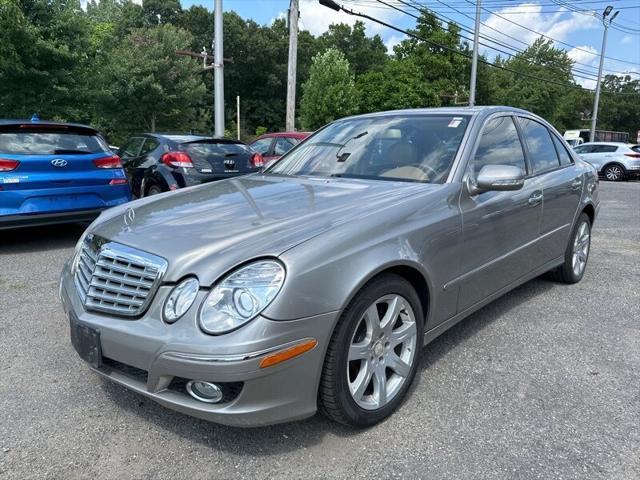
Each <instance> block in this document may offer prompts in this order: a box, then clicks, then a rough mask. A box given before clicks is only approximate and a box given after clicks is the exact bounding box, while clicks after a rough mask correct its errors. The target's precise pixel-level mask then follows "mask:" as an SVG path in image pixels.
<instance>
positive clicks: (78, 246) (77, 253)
mask: <svg viewBox="0 0 640 480" xmlns="http://www.w3.org/2000/svg"><path fill="white" fill-rule="evenodd" d="M88 234H89V229H88V228H87V229H86V230H85V231H84V232H82V235H80V239H79V240H78V243H76V248H75V249H74V250H73V257H71V275H75V274H76V270H77V269H78V262H79V261H80V251H81V250H82V244H83V243H84V241H85V239H86V238H87V235H88Z"/></svg>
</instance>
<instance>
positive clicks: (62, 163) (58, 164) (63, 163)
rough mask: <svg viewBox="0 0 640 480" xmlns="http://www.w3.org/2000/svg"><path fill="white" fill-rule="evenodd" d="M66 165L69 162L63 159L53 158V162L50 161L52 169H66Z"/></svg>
mask: <svg viewBox="0 0 640 480" xmlns="http://www.w3.org/2000/svg"><path fill="white" fill-rule="evenodd" d="M68 163H69V162H67V161H66V160H65V159H64V158H54V159H53V160H51V165H53V166H54V167H60V168H62V167H66V166H67V164H68Z"/></svg>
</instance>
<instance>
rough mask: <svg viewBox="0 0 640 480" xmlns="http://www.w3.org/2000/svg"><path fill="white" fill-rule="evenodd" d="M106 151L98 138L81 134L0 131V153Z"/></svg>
mask: <svg viewBox="0 0 640 480" xmlns="http://www.w3.org/2000/svg"><path fill="white" fill-rule="evenodd" d="M108 149H109V147H108V146H107V145H106V143H105V142H104V140H102V139H101V138H100V137H99V136H97V135H91V134H85V133H81V132H47V131H38V132H35V131H24V130H16V131H11V130H8V131H7V130H5V131H0V153H8V154H18V155H20V154H27V155H29V154H30V155H61V154H86V153H100V152H106V151H108Z"/></svg>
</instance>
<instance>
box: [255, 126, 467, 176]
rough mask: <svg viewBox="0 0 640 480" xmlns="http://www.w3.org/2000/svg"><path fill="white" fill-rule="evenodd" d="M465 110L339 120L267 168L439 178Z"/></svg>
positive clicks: (453, 152)
mask: <svg viewBox="0 0 640 480" xmlns="http://www.w3.org/2000/svg"><path fill="white" fill-rule="evenodd" d="M468 120H469V116H468V115H436V114H431V115H428V114H425V115H413V114H412V115H406V114H405V115H385V116H376V117H360V118H351V119H347V120H342V121H337V122H335V123H332V124H331V125H329V126H327V127H326V128H324V129H323V130H321V131H320V132H318V133H317V134H316V135H314V136H313V137H312V138H310V139H309V140H308V141H307V142H305V143H302V144H301V145H299V146H298V147H296V148H294V149H293V150H291V152H289V153H288V154H287V155H286V156H284V157H283V158H282V159H281V160H280V161H279V162H278V163H276V164H275V165H274V166H272V167H271V168H269V169H268V170H267V173H273V174H280V175H312V176H326V177H350V178H369V179H379V180H403V181H413V182H427V183H442V182H444V181H445V179H446V178H447V175H448V173H449V170H450V169H451V165H452V163H453V159H454V158H455V155H456V152H457V151H458V147H459V146H460V142H461V141H462V137H463V135H464V132H465V130H466V128H467V124H468Z"/></svg>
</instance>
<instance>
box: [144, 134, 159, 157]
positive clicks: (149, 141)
mask: <svg viewBox="0 0 640 480" xmlns="http://www.w3.org/2000/svg"><path fill="white" fill-rule="evenodd" d="M158 145H160V142H158V141H157V140H155V139H153V138H145V140H144V145H142V150H140V155H146V154H147V153H149V152H152V151H154V150H155V149H156V148H158Z"/></svg>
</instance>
